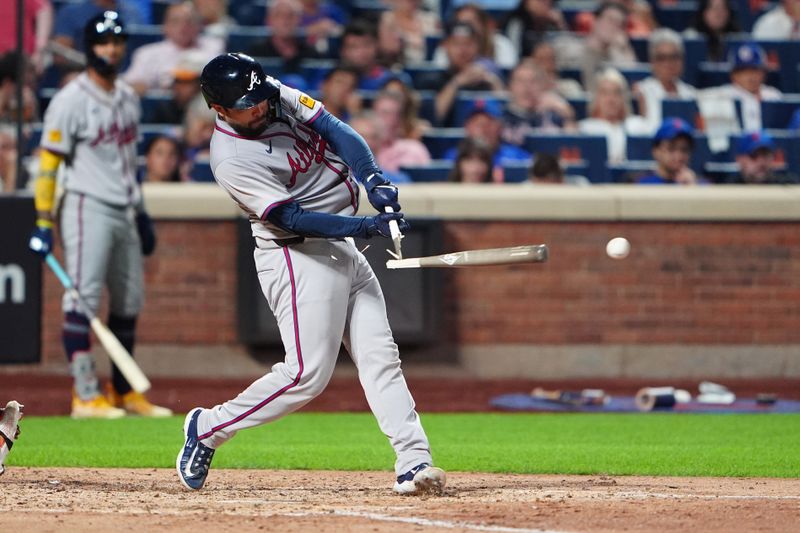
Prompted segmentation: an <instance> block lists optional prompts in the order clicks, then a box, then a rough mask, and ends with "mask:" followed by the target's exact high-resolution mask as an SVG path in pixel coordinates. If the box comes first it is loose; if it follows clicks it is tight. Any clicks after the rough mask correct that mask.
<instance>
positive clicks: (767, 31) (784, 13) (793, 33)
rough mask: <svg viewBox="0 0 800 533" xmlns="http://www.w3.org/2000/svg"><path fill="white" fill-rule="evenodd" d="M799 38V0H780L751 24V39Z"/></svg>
mask: <svg viewBox="0 0 800 533" xmlns="http://www.w3.org/2000/svg"><path fill="white" fill-rule="evenodd" d="M798 38H800V0H782V2H781V3H780V5H778V6H776V7H774V8H772V9H770V10H769V11H767V12H766V13H764V14H763V15H761V16H760V17H758V19H757V20H756V22H755V24H753V39H792V40H796V39H798Z"/></svg>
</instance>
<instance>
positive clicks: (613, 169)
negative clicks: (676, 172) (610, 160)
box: [608, 160, 655, 183]
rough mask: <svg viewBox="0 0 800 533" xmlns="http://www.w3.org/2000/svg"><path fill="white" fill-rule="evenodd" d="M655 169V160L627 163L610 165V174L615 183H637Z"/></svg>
mask: <svg viewBox="0 0 800 533" xmlns="http://www.w3.org/2000/svg"><path fill="white" fill-rule="evenodd" d="M653 169H655V162H654V161H653V160H644V161H625V162H622V163H616V164H614V165H608V173H609V175H610V176H611V181H612V182H613V183H635V182H636V180H637V178H639V177H641V176H644V175H646V174H649V173H650V172H651V171H652V170H653Z"/></svg>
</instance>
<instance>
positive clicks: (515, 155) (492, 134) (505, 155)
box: [444, 100, 531, 181]
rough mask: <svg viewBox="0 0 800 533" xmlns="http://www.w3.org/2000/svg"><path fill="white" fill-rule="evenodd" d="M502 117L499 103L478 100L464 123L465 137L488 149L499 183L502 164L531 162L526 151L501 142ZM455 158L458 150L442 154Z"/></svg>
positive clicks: (447, 157)
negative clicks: (478, 142)
mask: <svg viewBox="0 0 800 533" xmlns="http://www.w3.org/2000/svg"><path fill="white" fill-rule="evenodd" d="M502 116H503V110H502V107H501V105H500V103H499V102H497V101H493V100H488V101H484V100H478V101H476V102H475V103H474V107H473V108H472V109H471V111H470V114H469V117H468V118H467V121H466V122H465V123H464V133H465V135H466V137H468V138H470V139H474V140H478V141H480V142H481V143H483V144H484V145H485V146H487V147H488V148H489V150H490V153H491V155H492V163H493V166H494V171H493V172H494V174H493V175H494V176H495V177H497V176H500V178H498V180H499V181H502V175H503V165H504V164H506V163H515V162H517V163H518V162H520V161H530V160H531V154H530V153H529V152H528V151H527V150H524V149H522V148H520V147H519V146H515V145H513V144H509V143H505V142H503V141H502V137H501V133H502V129H503V123H502ZM457 157H458V148H451V149H450V150H447V151H446V152H445V154H444V159H449V160H451V161H453V160H455V159H456V158H457Z"/></svg>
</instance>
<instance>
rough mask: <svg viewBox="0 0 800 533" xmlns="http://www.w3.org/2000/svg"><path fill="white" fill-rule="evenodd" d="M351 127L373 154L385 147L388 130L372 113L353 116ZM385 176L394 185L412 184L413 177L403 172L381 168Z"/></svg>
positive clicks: (367, 111) (362, 112)
mask: <svg viewBox="0 0 800 533" xmlns="http://www.w3.org/2000/svg"><path fill="white" fill-rule="evenodd" d="M349 124H350V127H351V128H353V129H354V130H356V133H358V134H359V135H361V137H363V138H364V141H365V142H366V143H367V146H369V149H370V151H371V152H372V153H373V154H377V153H378V152H379V151H380V149H381V148H382V147H383V144H384V138H385V137H386V130H385V129H384V127H383V124H381V122H380V120H379V119H378V117H377V116H376V115H375V113H373V112H372V111H369V110H365V111H360V112H359V113H357V114H355V115H353V117H352V118H351V119H350V122H349ZM381 170H382V171H383V176H384V177H385V178H386V179H388V180H389V181H391V182H392V183H410V182H411V177H410V176H409V175H408V174H406V173H405V172H402V171H399V170H398V171H396V172H395V171H391V170H389V169H386V168H381Z"/></svg>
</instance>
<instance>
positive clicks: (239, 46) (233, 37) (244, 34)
mask: <svg viewBox="0 0 800 533" xmlns="http://www.w3.org/2000/svg"><path fill="white" fill-rule="evenodd" d="M269 33H270V31H269V30H268V29H267V28H265V27H264V26H263V24H262V25H261V26H249V27H243V26H234V27H233V28H231V31H230V32H228V40H227V42H226V46H227V50H228V51H229V52H245V53H247V52H249V51H250V50H251V49H252V48H253V46H255V45H256V44H257V43H259V42H260V41H263V40H264V39H266V38H267V36H268V35H269Z"/></svg>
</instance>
